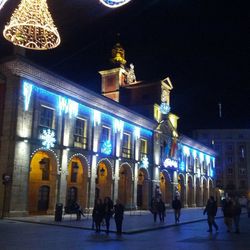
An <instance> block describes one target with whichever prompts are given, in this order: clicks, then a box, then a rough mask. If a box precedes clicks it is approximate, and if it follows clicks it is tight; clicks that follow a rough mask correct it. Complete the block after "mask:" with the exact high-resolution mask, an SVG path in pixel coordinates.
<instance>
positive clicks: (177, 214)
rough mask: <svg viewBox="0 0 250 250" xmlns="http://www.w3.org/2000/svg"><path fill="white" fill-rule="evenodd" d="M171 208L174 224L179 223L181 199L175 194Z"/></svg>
mask: <svg viewBox="0 0 250 250" xmlns="http://www.w3.org/2000/svg"><path fill="white" fill-rule="evenodd" d="M172 208H173V209H174V217H175V224H176V223H179V222H180V216H181V201H180V197H179V196H175V198H174V200H173V201H172Z"/></svg>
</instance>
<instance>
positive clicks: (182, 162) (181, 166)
mask: <svg viewBox="0 0 250 250" xmlns="http://www.w3.org/2000/svg"><path fill="white" fill-rule="evenodd" d="M180 170H181V171H184V170H185V163H184V161H181V163H180Z"/></svg>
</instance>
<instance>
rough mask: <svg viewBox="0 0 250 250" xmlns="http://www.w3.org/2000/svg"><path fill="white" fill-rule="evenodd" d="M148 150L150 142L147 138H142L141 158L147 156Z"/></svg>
mask: <svg viewBox="0 0 250 250" xmlns="http://www.w3.org/2000/svg"><path fill="white" fill-rule="evenodd" d="M147 152H148V142H147V140H144V139H141V159H142V158H143V157H144V156H147Z"/></svg>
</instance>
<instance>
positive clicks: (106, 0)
mask: <svg viewBox="0 0 250 250" xmlns="http://www.w3.org/2000/svg"><path fill="white" fill-rule="evenodd" d="M130 1H131V0H100V2H101V3H102V4H104V5H105V6H106V7H109V8H118V7H121V6H122V5H124V4H127V3H128V2H130Z"/></svg>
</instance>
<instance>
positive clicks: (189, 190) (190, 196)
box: [187, 175, 194, 207]
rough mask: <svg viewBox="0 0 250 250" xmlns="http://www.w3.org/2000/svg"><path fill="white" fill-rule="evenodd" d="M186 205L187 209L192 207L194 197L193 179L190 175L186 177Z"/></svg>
mask: <svg viewBox="0 0 250 250" xmlns="http://www.w3.org/2000/svg"><path fill="white" fill-rule="evenodd" d="M187 178H188V179H187V205H188V207H192V206H193V195H194V190H193V186H194V185H193V178H192V176H191V175H188V177H187Z"/></svg>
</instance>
